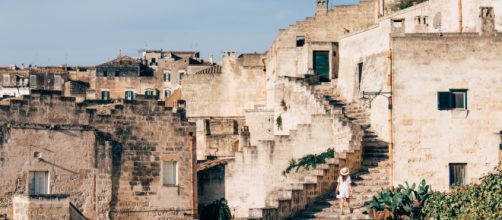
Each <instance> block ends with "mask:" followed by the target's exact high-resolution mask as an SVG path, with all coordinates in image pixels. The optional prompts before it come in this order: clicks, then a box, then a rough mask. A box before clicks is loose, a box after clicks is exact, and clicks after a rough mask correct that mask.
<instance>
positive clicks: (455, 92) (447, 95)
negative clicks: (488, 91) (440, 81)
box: [438, 89, 467, 110]
mask: <svg viewBox="0 0 502 220" xmlns="http://www.w3.org/2000/svg"><path fill="white" fill-rule="evenodd" d="M438 109H439V110H451V109H460V110H462V109H464V110H465V109H467V90H466V89H451V90H450V91H449V92H438Z"/></svg>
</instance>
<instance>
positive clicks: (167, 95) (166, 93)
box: [164, 89, 171, 99]
mask: <svg viewBox="0 0 502 220" xmlns="http://www.w3.org/2000/svg"><path fill="white" fill-rule="evenodd" d="M170 96H171V90H168V89H166V90H164V98H166V99H167V98H169V97H170Z"/></svg>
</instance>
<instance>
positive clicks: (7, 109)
mask: <svg viewBox="0 0 502 220" xmlns="http://www.w3.org/2000/svg"><path fill="white" fill-rule="evenodd" d="M161 104H163V103H161ZM104 112H108V113H107V114H106V113H105V114H103V112H101V113H97V112H96V110H95V109H93V106H87V105H85V104H77V103H75V100H74V98H66V97H62V96H61V95H60V93H58V92H49V93H47V92H44V91H33V92H32V95H31V96H25V97H24V98H23V99H22V100H12V101H11V104H10V105H8V106H3V107H2V125H3V126H2V146H1V153H0V155H1V166H2V169H1V170H0V172H1V173H2V177H5V178H2V181H1V185H2V187H1V189H2V191H1V192H0V193H1V194H2V202H1V208H0V212H2V213H7V215H8V216H12V215H13V211H12V196H13V195H18V194H23V195H27V194H28V192H27V187H28V179H27V178H28V173H29V171H48V173H49V189H48V192H49V193H50V194H68V195H69V196H70V201H71V203H72V204H74V205H75V206H76V207H78V208H79V209H80V210H81V211H82V213H83V214H84V215H85V216H86V217H88V218H92V219H109V218H111V219H137V218H141V219H159V218H176V219H185V218H188V217H189V216H193V215H194V214H195V212H196V210H197V208H196V195H197V192H196V171H195V169H196V168H195V140H194V138H193V137H192V135H193V134H194V133H195V127H194V126H193V125H192V124H190V123H188V122H184V121H181V119H180V116H178V115H176V114H174V113H172V112H171V111H169V110H166V109H165V107H163V106H160V105H158V104H157V103H156V102H139V101H135V102H131V103H126V104H124V105H112V106H109V108H108V110H107V111H104ZM35 153H36V154H35ZM34 155H37V157H36V158H34ZM166 161H167V162H169V161H173V162H177V169H178V170H177V173H179V175H177V178H178V179H177V183H176V185H175V186H166V185H163V183H162V178H163V174H162V172H163V171H162V169H163V168H162V164H163V163H164V162H166Z"/></svg>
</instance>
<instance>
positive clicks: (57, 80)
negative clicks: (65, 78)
mask: <svg viewBox="0 0 502 220" xmlns="http://www.w3.org/2000/svg"><path fill="white" fill-rule="evenodd" d="M60 86H61V76H60V75H54V87H60Z"/></svg>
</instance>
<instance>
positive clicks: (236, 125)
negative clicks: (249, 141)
mask: <svg viewBox="0 0 502 220" xmlns="http://www.w3.org/2000/svg"><path fill="white" fill-rule="evenodd" d="M233 129H234V135H238V134H239V123H238V122H237V121H236V120H234V121H233Z"/></svg>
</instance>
